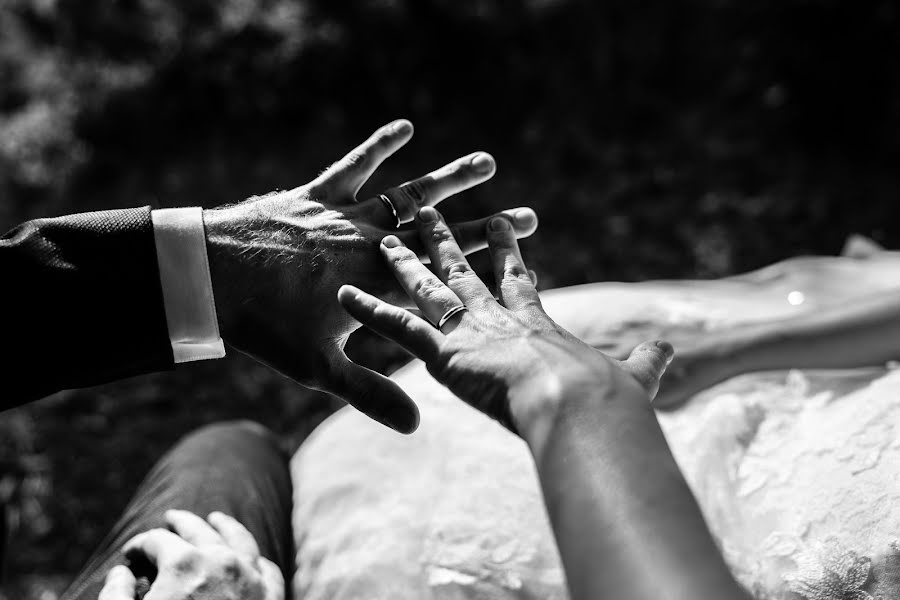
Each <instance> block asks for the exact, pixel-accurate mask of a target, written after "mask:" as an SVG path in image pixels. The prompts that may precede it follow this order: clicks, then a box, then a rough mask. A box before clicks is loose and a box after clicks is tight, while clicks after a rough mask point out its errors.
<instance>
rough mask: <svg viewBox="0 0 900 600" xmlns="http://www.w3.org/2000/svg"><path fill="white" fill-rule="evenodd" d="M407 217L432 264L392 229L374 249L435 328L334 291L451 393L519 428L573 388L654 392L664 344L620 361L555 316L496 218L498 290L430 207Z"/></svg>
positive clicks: (345, 290) (668, 354)
mask: <svg viewBox="0 0 900 600" xmlns="http://www.w3.org/2000/svg"><path fill="white" fill-rule="evenodd" d="M416 224H417V227H418V229H419V235H420V242H421V243H422V244H423V246H424V247H425V249H426V251H427V253H428V256H429V258H430V260H431V263H432V265H433V266H434V267H435V272H436V274H435V273H432V272H431V271H430V270H429V269H428V268H427V267H425V265H423V264H422V263H421V262H420V260H419V258H418V257H417V255H416V252H414V251H413V250H412V249H411V248H410V247H409V244H407V243H405V242H404V241H403V240H401V239H400V238H399V237H398V236H388V237H386V238H385V239H384V240H383V242H382V245H381V252H382V254H383V255H384V258H385V259H386V261H387V263H388V264H389V265H390V267H391V270H392V271H393V273H394V275H395V276H396V277H397V280H398V281H399V282H400V285H401V287H402V288H403V289H404V290H405V291H406V293H407V294H408V295H409V297H410V298H412V300H413V301H414V302H415V304H416V305H417V306H418V307H419V309H420V310H421V311H422V313H423V315H424V316H425V318H426V319H427V320H428V321H430V322H431V323H432V324H434V325H437V326H438V328H437V329H436V328H435V327H434V326H433V325H432V324H429V323H428V321H426V320H423V319H421V318H419V317H416V316H414V315H413V314H412V313H410V312H408V311H406V310H403V309H401V308H399V307H396V306H393V305H391V304H388V303H387V302H384V301H383V300H380V299H378V298H376V297H375V296H372V295H370V294H368V293H366V292H363V291H362V290H360V289H358V288H357V287H355V286H352V285H346V286H344V287H342V288H341V289H340V291H339V294H338V297H339V299H340V301H341V304H343V305H344V307H345V308H346V309H347V311H348V312H349V313H350V314H352V315H353V316H354V317H355V318H356V319H358V320H359V321H360V322H361V323H363V324H364V325H366V326H367V327H369V328H371V329H372V330H374V331H376V332H377V333H379V334H381V335H383V336H384V337H387V338H389V339H391V340H394V341H396V342H397V343H399V344H400V345H402V346H403V347H405V348H406V349H407V350H409V351H410V352H412V353H413V354H414V355H416V356H417V357H419V358H421V359H422V360H423V361H425V363H426V365H427V367H428V370H429V372H431V374H432V375H434V377H435V378H436V379H437V380H438V381H440V382H441V383H443V384H444V385H446V386H447V387H448V388H450V390H451V391H453V392H454V393H455V394H456V395H457V396H459V397H460V398H462V399H463V400H465V401H466V402H468V403H469V404H471V405H472V406H474V407H476V408H478V409H479V410H481V411H483V412H485V413H486V414H488V415H489V416H491V417H493V418H495V419H497V420H499V421H500V422H501V423H503V424H505V425H506V426H508V427H509V428H510V429H512V430H514V431H518V432H521V433H522V434H523V435H524V434H526V432H527V430H529V429H532V428H533V427H534V426H535V423H537V422H538V421H540V420H541V418H542V417H544V416H545V415H546V414H547V412H548V411H555V410H557V409H559V408H560V407H559V406H557V405H555V404H554V403H555V402H557V401H559V400H560V399H561V398H563V397H564V396H566V395H570V394H568V393H569V392H571V391H572V390H573V389H576V390H577V389H580V390H584V391H590V394H584V395H585V396H588V395H592V396H593V397H597V393H598V391H599V393H600V397H607V398H613V397H623V396H627V397H638V398H641V397H642V398H643V399H644V400H646V401H649V400H650V398H652V397H653V396H654V395H655V394H656V391H657V389H658V386H659V378H660V376H661V375H662V374H663V372H664V371H665V368H666V364H667V362H668V361H669V360H671V358H672V354H673V350H672V347H671V346H670V345H669V344H667V343H666V342H647V343H644V344H641V345H639V346H638V347H637V348H635V349H634V350H633V351H632V353H631V355H630V356H629V357H628V358H627V359H626V360H622V361H620V360H616V359H614V358H610V357H608V356H606V355H605V354H603V353H602V352H599V351H597V350H595V349H594V348H592V347H590V346H588V345H587V344H585V343H584V342H582V341H580V340H578V339H577V338H575V337H574V336H573V335H572V334H570V333H569V332H568V331H566V330H565V329H563V328H562V327H560V326H559V325H557V324H556V323H555V322H554V321H553V320H552V319H551V318H550V317H549V316H547V314H546V313H545V312H544V310H543V308H542V306H541V301H540V298H539V297H538V293H537V291H536V290H535V287H534V284H533V282H532V280H531V278H530V277H529V275H528V271H527V269H526V267H525V264H524V262H523V260H522V256H521V254H520V253H519V248H518V244H517V243H516V236H515V232H514V231H513V230H512V228H511V227H510V225H509V222H508V221H507V220H506V219H504V218H496V219H493V220H491V221H490V225H489V230H488V232H487V238H488V247H489V249H490V252H491V260H492V263H493V269H494V277H495V279H496V283H497V289H498V291H499V295H500V298H499V300H496V299H495V298H494V297H493V295H492V294H491V292H490V291H489V289H488V287H487V286H486V285H485V284H484V282H482V280H481V279H480V278H479V277H478V275H477V274H475V273H474V272H473V270H472V268H471V266H470V265H469V263H468V261H467V260H466V258H465V255H464V252H463V249H462V248H461V247H460V245H459V244H458V243H457V241H456V240H455V239H454V236H453V232H452V230H451V228H450V227H448V226H447V225H446V224H445V223H444V222H443V221H442V220H441V218H440V215H439V214H438V212H437V211H436V210H434V209H433V208H428V207H426V208H423V209H421V210H420V211H419V213H418V217H417V219H416ZM462 307H464V308H462ZM526 437H528V436H526Z"/></svg>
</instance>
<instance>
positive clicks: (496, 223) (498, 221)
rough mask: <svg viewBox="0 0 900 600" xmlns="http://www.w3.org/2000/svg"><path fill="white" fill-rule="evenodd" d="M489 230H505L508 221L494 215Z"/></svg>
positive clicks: (507, 227)
mask: <svg viewBox="0 0 900 600" xmlns="http://www.w3.org/2000/svg"><path fill="white" fill-rule="evenodd" d="M490 228H491V231H506V230H507V229H509V221H507V220H506V219H504V218H503V217H494V218H493V219H491V222H490Z"/></svg>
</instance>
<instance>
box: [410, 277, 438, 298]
mask: <svg viewBox="0 0 900 600" xmlns="http://www.w3.org/2000/svg"><path fill="white" fill-rule="evenodd" d="M443 286H444V284H443V283H441V281H440V280H438V278H437V277H423V278H422V279H419V280H418V281H417V282H416V284H415V285H414V286H413V293H415V294H417V295H421V296H428V297H434V296H436V295H437V294H439V293H440V292H441V290H442V288H443Z"/></svg>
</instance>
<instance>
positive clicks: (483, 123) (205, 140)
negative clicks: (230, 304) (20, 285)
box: [0, 0, 900, 597]
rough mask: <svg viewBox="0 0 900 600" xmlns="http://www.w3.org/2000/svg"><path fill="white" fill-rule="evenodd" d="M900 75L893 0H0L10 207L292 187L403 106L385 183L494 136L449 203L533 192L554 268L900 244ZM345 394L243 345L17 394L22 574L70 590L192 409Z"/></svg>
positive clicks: (710, 266) (528, 250) (318, 414)
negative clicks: (850, 243) (132, 373)
mask: <svg viewBox="0 0 900 600" xmlns="http://www.w3.org/2000/svg"><path fill="white" fill-rule="evenodd" d="M898 85H900V7H898V5H897V4H896V3H895V2H892V1H888V0H876V1H869V0H852V1H851V0H755V1H754V2H741V1H737V0H666V1H661V0H658V1H655V2H654V1H650V0H609V1H606V2H596V1H594V0H529V1H524V0H522V1H512V0H477V1H470V2H460V1H458V0H407V1H401V0H381V1H369V2H335V1H333V0H192V1H191V2H165V1H163V0H103V1H101V0H94V1H89V2H86V1H84V0H30V1H27V0H0V229H4V230H5V229H7V228H9V227H11V226H13V225H14V224H16V223H18V222H20V221H22V220H25V219H29V218H33V217H38V216H46V215H56V214H64V213H70V212H75V211H84V210H92V209H102V208H111V207H125V206H135V205H143V204H151V205H153V206H174V205H196V204H202V205H204V206H214V205H217V204H221V203H226V202H235V201H238V200H240V199H242V198H244V197H246V196H248V195H251V194H255V193H262V192H266V191H269V190H271V189H274V188H287V187H292V186H295V185H298V184H300V183H303V182H306V181H307V180H309V179H310V178H311V177H312V176H314V175H315V174H316V173H317V172H318V171H319V170H320V169H321V168H323V167H324V166H326V165H327V164H328V163H329V162H331V161H332V160H335V159H336V158H338V157H339V156H340V155H341V154H342V153H343V152H345V151H346V150H347V149H349V148H350V147H351V146H352V145H354V144H355V143H357V142H358V141H359V140H361V139H362V138H363V137H364V136H366V135H367V134H368V133H369V132H370V131H371V130H372V129H374V128H375V127H377V126H379V125H380V124H382V123H384V122H387V121H389V120H391V119H393V118H396V117H400V116H403V117H407V118H409V119H411V120H412V121H413V122H414V123H415V125H416V127H417V135H416V138H415V139H414V141H413V142H412V143H411V146H410V148H409V149H408V150H406V151H403V152H402V153H401V154H400V155H399V156H397V157H396V158H395V159H393V160H391V161H390V162H389V163H388V164H387V165H386V166H385V167H384V168H383V169H382V171H381V172H380V174H379V176H378V177H377V181H376V182H375V183H374V186H373V188H372V189H373V190H374V189H377V187H380V186H383V185H388V184H391V183H396V182H398V181H400V180H403V179H405V178H408V177H411V176H413V175H415V174H418V173H421V172H424V171H426V170H429V169H431V168H433V167H436V166H439V165H440V164H443V163H444V162H446V161H448V160H450V159H452V158H454V157H456V156H458V155H461V154H463V153H466V152H469V151H471V150H474V149H485V150H489V151H491V152H492V153H493V154H494V155H495V156H496V158H497V161H498V164H499V173H498V175H497V177H496V179H495V180H494V181H492V182H491V183H489V184H487V185H485V186H482V187H480V188H479V189H477V190H475V191H472V192H469V193H466V194H465V195H464V196H462V197H460V198H459V199H457V200H455V201H453V202H448V203H447V204H446V205H445V206H446V209H445V212H446V213H447V214H448V216H449V217H451V218H464V217H465V218H468V217H474V216H477V215H481V214H484V213H486V212H488V211H493V210H497V209H500V208H504V207H510V206H516V205H522V204H527V205H531V206H533V207H534V208H535V209H536V210H537V211H538V214H539V216H540V219H541V228H540V231H539V232H538V234H536V235H535V236H534V238H532V239H531V240H530V241H529V242H527V243H526V244H525V254H526V258H527V259H528V260H529V261H530V263H531V264H532V266H533V267H534V268H536V269H537V271H538V273H539V274H540V277H541V281H542V286H543V287H556V286H562V285H570V284H577V283H583V282H590V281H601V280H608V279H614V280H624V281H635V280H641V279H647V278H682V277H719V276H723V275H727V274H731V273H735V272H739V271H744V270H747V269H751V268H755V267H759V266H762V265H764V264H767V263H770V262H773V261H775V260H779V259H782V258H785V257H787V256H792V255H797V254H803V253H815V254H833V253H836V252H838V251H839V250H840V247H841V244H842V242H843V240H844V239H845V237H846V236H847V235H848V234H849V233H851V232H858V233H862V234H865V235H869V236H871V237H873V238H874V239H875V240H877V241H879V242H881V243H883V244H886V245H888V246H895V247H896V246H898V245H900V244H898V241H900V229H898V227H897V226H896V225H895V223H896V221H897V216H898V211H900V209H898V203H897V198H898V191H900V178H898V174H897V166H898V164H900V163H898V160H897V159H898V154H900V152H898V151H900V106H898V92H900V88H898ZM12 284H13V282H5V285H12ZM6 317H7V318H13V316H11V315H6ZM126 334H127V332H125V331H124V330H123V335H126ZM4 341H5V342H6V345H7V348H14V345H15V340H4ZM110 343H115V340H110ZM383 350H384V346H383V345H382V344H381V343H380V342H378V341H376V340H373V339H372V338H367V337H364V336H363V337H361V339H359V340H356V341H355V342H354V348H353V352H354V355H355V356H356V357H357V358H358V359H359V360H360V361H362V362H365V363H367V364H370V365H374V366H376V367H378V368H380V369H382V370H390V369H391V368H393V367H394V366H396V365H397V364H398V362H400V361H402V356H401V355H399V354H396V353H385V352H383ZM48 352H52V341H51V340H48ZM37 367H39V357H37V358H36V373H35V377H40V373H39V370H38V369H37ZM0 393H2V391H0ZM337 405H338V403H337V402H335V401H334V400H331V399H329V398H327V397H325V396H323V395H321V394H313V393H309V392H306V391H304V390H302V389H300V388H299V387H297V386H296V385H294V384H292V383H291V382H289V381H287V380H285V379H283V378H282V377H280V376H278V375H276V374H273V373H271V372H270V371H268V370H267V369H265V368H264V367H261V366H257V365H255V364H253V363H252V362H250V361H249V360H247V359H245V358H243V357H241V356H230V357H229V358H228V359H226V360H223V361H217V362H213V363H207V364H200V365H195V366H191V367H187V368H180V369H178V370H176V371H174V372H171V373H163V374H155V375H148V376H145V377H139V378H135V379H131V380H127V381H122V382H118V383H114V384H111V385H108V386H104V387H101V388H94V389H90V390H79V391H70V392H64V393H60V394H57V395H55V396H53V397H51V398H48V399H46V400H43V401H41V402H37V403H35V404H33V405H31V406H29V407H27V408H23V409H20V410H16V411H10V412H7V413H4V414H3V415H0V466H2V467H3V468H4V472H3V473H2V474H0V498H2V497H3V495H5V496H11V497H12V502H11V503H10V507H9V510H8V512H9V515H8V517H9V520H10V521H11V522H12V523H13V525H14V527H13V530H12V532H11V541H10V544H9V548H8V552H7V554H8V556H7V566H6V571H7V573H6V575H7V579H6V585H5V589H6V590H8V593H9V595H10V597H23V596H33V597H38V594H39V592H40V590H44V589H49V590H54V589H58V588H59V586H60V585H61V584H62V583H64V582H65V580H66V578H67V577H69V576H71V574H72V573H73V572H74V571H75V570H77V568H78V567H79V566H80V564H81V563H82V562H83V561H84V560H85V558H86V555H87V553H88V552H89V551H90V549H91V547H92V546H93V545H95V544H96V543H97V542H98V540H99V539H101V537H102V536H103V534H104V533H105V532H106V530H107V529H108V528H109V527H110V525H111V524H112V522H113V521H114V519H115V518H116V516H117V514H118V512H119V511H120V509H121V508H122V507H123V506H124V504H125V503H126V502H127V499H128V497H129V495H130V494H131V493H132V492H133V490H134V488H135V487H136V485H137V484H138V482H139V481H140V479H141V477H142V475H143V474H144V473H145V472H146V470H147V469H148V468H149V467H150V465H151V464H152V463H153V461H154V460H155V459H156V458H157V457H158V456H159V455H160V454H161V453H162V452H163V451H164V450H165V449H166V448H167V447H168V446H170V445H171V444H172V443H173V442H174V441H175V440H176V439H177V438H178V437H180V436H181V435H183V434H184V433H186V432H187V431H189V430H191V429H192V428H194V427H196V426H198V425H200V424H202V423H206V422H209V421H213V420H217V419H224V418H234V417H250V418H254V419H257V420H259V421H261V422H263V423H265V424H267V425H269V426H270V427H272V428H273V429H275V430H276V431H278V432H280V433H282V434H283V435H284V439H285V444H286V445H288V446H290V447H295V446H296V445H297V444H298V443H299V442H300V441H301V440H302V439H303V438H304V436H305V435H306V434H307V433H308V432H309V431H311V430H312V429H313V428H314V427H315V425H316V424H317V423H318V422H320V421H321V419H322V418H324V417H325V416H326V415H327V414H329V413H330V412H331V411H332V410H334V408H335V407H336V406H337ZM13 472H18V473H19V475H13V474H12V473H13ZM13 482H16V483H17V485H15V486H14V485H12V484H13ZM13 490H15V491H13ZM0 595H2V593H0Z"/></svg>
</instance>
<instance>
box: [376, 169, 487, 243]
mask: <svg viewBox="0 0 900 600" xmlns="http://www.w3.org/2000/svg"><path fill="white" fill-rule="evenodd" d="M495 170H496V165H495V163H494V158H493V157H492V156H491V155H490V154H487V153H486V152H475V153H473V154H469V155H468V156H463V157H462V158H458V159H456V160H454V161H453V162H451V163H449V164H447V165H444V166H443V167H441V168H440V169H438V170H436V171H432V172H431V173H428V174H427V175H424V176H422V177H419V178H418V179H413V180H412V181H407V182H406V183H403V184H401V185H398V186H396V187H392V188H390V189H388V190H386V191H385V192H384V194H383V195H384V196H386V197H387V199H388V200H389V201H390V203H391V204H392V205H393V208H394V210H396V211H397V215H396V217H395V216H394V215H393V212H392V211H391V210H390V207H388V206H386V203H385V202H384V201H383V200H382V199H381V198H380V197H378V196H376V197H374V198H370V199H368V200H366V202H365V204H366V205H367V208H368V210H369V211H371V214H372V215H373V218H374V219H375V221H376V222H377V223H378V224H379V225H382V226H384V227H386V228H390V229H393V228H395V227H396V226H397V222H398V221H399V222H400V223H407V222H409V221H412V219H413V217H414V216H415V214H416V213H417V212H418V211H419V209H420V208H421V207H423V206H434V205H435V204H437V203H438V202H441V201H442V200H445V199H447V198H449V197H450V196H453V195H454V194H458V193H460V192H462V191H464V190H467V189H469V188H471V187H474V186H476V185H478V184H479V183H482V182H484V181H487V180H488V179H490V178H491V177H493V175H494V171H495Z"/></svg>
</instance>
